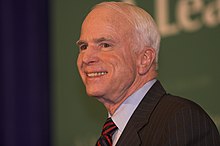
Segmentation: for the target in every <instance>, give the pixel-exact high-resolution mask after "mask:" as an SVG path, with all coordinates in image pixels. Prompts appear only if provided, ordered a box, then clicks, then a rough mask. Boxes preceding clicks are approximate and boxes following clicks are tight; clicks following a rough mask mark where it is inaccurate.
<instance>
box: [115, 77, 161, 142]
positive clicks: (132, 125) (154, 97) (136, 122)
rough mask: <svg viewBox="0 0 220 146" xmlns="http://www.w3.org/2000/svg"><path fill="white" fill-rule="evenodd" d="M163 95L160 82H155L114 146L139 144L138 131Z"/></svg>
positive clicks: (146, 121)
mask: <svg viewBox="0 0 220 146" xmlns="http://www.w3.org/2000/svg"><path fill="white" fill-rule="evenodd" d="M164 94H165V90H164V89H163V87H162V85H161V84H160V82H159V81H157V82H156V83H155V84H154V85H153V86H152V87H151V89H150V90H149V91H148V93H147V94H146V95H145V97H144V98H143V100H142V101H141V103H140V104H139V105H138V107H137V109H136V110H135V112H134V113H133V115H132V116H131V118H130V120H129V121H128V123H127V125H126V127H125V129H124V131H123V132H122V135H121V136H120V138H119V140H118V142H117V144H116V146H122V145H131V146H137V145H140V144H141V138H140V136H139V131H140V130H141V129H142V127H144V126H145V125H147V123H148V121H149V118H150V116H151V114H152V112H153V111H154V109H155V107H156V105H157V104H158V102H159V100H160V99H161V97H162V96H163V95H164Z"/></svg>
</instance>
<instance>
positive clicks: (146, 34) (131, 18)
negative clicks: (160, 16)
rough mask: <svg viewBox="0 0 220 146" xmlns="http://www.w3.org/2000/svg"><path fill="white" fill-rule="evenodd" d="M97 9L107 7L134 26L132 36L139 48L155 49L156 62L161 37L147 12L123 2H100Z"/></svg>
mask: <svg viewBox="0 0 220 146" xmlns="http://www.w3.org/2000/svg"><path fill="white" fill-rule="evenodd" d="M97 7H108V8H111V9H113V10H115V11H117V12H118V13H119V14H121V15H123V16H124V17H125V19H127V20H128V22H129V23H130V24H131V26H134V32H135V33H134V35H135V39H136V41H137V43H138V45H140V47H141V48H143V47H145V46H147V47H151V48H153V49H155V50H156V62H158V54H159V48H160V39H161V36H160V33H159V31H158V28H157V25H156V23H155V22H154V20H153V18H152V17H151V15H150V14H149V13H148V12H146V11H145V10H143V9H142V8H140V7H137V6H135V5H133V4H128V3H125V2H102V3H100V4H97V5H96V6H95V7H94V8H97ZM94 8H93V9H94ZM135 51H136V52H139V51H142V50H137V49H136V50H135Z"/></svg>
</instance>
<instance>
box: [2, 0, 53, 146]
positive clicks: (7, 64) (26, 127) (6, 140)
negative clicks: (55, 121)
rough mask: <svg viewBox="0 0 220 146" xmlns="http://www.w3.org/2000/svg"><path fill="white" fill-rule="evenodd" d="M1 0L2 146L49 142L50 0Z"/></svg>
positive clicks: (46, 145)
mask: <svg viewBox="0 0 220 146" xmlns="http://www.w3.org/2000/svg"><path fill="white" fill-rule="evenodd" d="M0 1H1V2H0V21H1V22H0V48H1V50H0V63H1V66H0V67H1V71H0V84H1V92H0V128H1V129H0V134H1V135H0V146H49V145H50V114H49V113H50V98H49V95H50V88H49V82H50V80H49V31H48V25H49V23H48V22H49V21H48V16H49V15H48V12H49V11H48V0H0Z"/></svg>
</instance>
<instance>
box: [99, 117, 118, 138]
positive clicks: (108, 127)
mask: <svg viewBox="0 0 220 146" xmlns="http://www.w3.org/2000/svg"><path fill="white" fill-rule="evenodd" d="M117 129H118V127H117V126H116V125H115V123H114V122H113V121H112V119H111V118H108V119H107V120H106V122H105V124H104V126H103V128H102V135H111V136H112V135H113V133H114V132H115V131H116V130H117Z"/></svg>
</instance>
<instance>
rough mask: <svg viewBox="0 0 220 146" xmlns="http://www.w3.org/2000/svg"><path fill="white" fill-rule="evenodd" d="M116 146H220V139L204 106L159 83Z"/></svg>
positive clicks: (139, 107) (138, 110) (151, 90)
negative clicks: (171, 91)
mask: <svg viewBox="0 0 220 146" xmlns="http://www.w3.org/2000/svg"><path fill="white" fill-rule="evenodd" d="M116 146H220V136H219V133H218V130H217V128H216V126H215V124H214V123H213V121H212V120H211V119H210V117H209V116H208V115H207V114H206V113H205V111H204V110H203V109H202V108H201V107H200V106H198V105H197V104H195V103H193V102H192V101H189V100H187V99H183V98H180V97H176V96H173V95H170V94H167V93H166V92H165V90H164V89H163V87H162V86H161V84H160V82H159V81H157V82H156V83H155V84H154V85H153V86H152V88H151V89H150V90H149V92H148V93H147V94H146V95H145V97H144V98H143V100H142V101H141V103H140V104H139V105H138V107H137V109H136V110H135V112H134V113H133V115H132V116H131V118H130V120H129V122H128V123H127V125H126V127H125V129H124V131H123V133H122V135H121V137H120V138H119V140H118V142H117V144H116Z"/></svg>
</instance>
